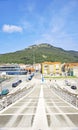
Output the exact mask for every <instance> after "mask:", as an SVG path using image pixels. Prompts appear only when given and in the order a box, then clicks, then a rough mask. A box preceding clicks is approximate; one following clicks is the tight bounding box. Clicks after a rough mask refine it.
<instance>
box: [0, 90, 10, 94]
mask: <svg viewBox="0 0 78 130" xmlns="http://www.w3.org/2000/svg"><path fill="white" fill-rule="evenodd" d="M8 93H9V89H3V90H2V91H1V92H0V96H1V95H7V94H8Z"/></svg>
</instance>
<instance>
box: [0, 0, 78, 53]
mask: <svg viewBox="0 0 78 130" xmlns="http://www.w3.org/2000/svg"><path fill="white" fill-rule="evenodd" d="M40 43H49V44H51V45H53V46H55V47H60V48H63V49H65V50H75V51H78V0H0V54H4V53H9V52H15V51H18V50H22V49H25V48H27V47H29V46H31V45H34V44H40Z"/></svg>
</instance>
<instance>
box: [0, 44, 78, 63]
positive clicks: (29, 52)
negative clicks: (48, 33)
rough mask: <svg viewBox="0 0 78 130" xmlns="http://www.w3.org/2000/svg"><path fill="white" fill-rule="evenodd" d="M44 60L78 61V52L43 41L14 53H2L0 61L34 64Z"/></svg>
mask: <svg viewBox="0 0 78 130" xmlns="http://www.w3.org/2000/svg"><path fill="white" fill-rule="evenodd" d="M44 61H60V62H78V52H77V51H66V50H64V49H62V48H58V47H54V46H52V45H50V44H47V43H42V44H39V45H32V46H30V47H28V48H25V49H24V50H20V51H16V52H13V53H6V54H0V63H24V64H29V63H30V64H33V63H41V62H44Z"/></svg>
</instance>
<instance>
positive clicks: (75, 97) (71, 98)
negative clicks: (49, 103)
mask: <svg viewBox="0 0 78 130" xmlns="http://www.w3.org/2000/svg"><path fill="white" fill-rule="evenodd" d="M51 89H52V90H53V91H54V92H55V93H56V94H57V95H58V96H60V97H61V98H63V99H64V100H65V101H67V102H68V103H71V104H72V105H74V106H75V107H78V94H74V93H71V92H68V91H67V90H66V89H61V88H60V87H59V86H57V87H54V85H53V84H52V85H51Z"/></svg>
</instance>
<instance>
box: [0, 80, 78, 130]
mask: <svg viewBox="0 0 78 130" xmlns="http://www.w3.org/2000/svg"><path fill="white" fill-rule="evenodd" d="M19 129H20V130H78V109H77V108H75V107H73V106H72V105H70V104H68V103H67V102H65V101H64V100H62V99H61V98H60V97H58V96H57V95H56V94H55V93H54V92H53V91H52V89H51V88H50V87H49V85H48V86H47V83H45V82H44V83H41V81H40V80H37V81H36V82H35V86H34V88H33V89H32V91H31V92H30V93H28V94H27V95H25V96H24V97H23V98H22V99H21V100H19V101H17V102H16V103H14V104H12V105H11V106H9V107H7V108H6V109H4V110H2V112H0V130H19Z"/></svg>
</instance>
